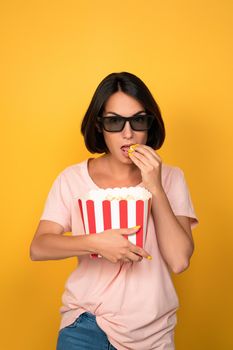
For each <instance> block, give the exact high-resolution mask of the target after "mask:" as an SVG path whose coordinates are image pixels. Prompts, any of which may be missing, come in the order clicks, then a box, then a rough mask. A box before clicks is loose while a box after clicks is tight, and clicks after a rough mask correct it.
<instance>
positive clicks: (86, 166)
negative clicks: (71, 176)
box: [84, 158, 143, 190]
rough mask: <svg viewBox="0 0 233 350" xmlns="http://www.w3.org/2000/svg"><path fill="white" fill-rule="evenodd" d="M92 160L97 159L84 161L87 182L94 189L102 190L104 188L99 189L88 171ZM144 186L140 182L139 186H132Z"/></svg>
mask: <svg viewBox="0 0 233 350" xmlns="http://www.w3.org/2000/svg"><path fill="white" fill-rule="evenodd" d="M90 159H95V158H87V159H86V160H85V161H84V170H85V173H86V179H87V181H88V182H89V184H90V185H91V186H92V187H95V188H96V189H98V190H102V189H103V188H102V187H99V186H98V185H97V184H96V183H95V182H94V181H93V180H92V178H91V176H90V174H89V171H88V161H89V160H90ZM142 186H143V183H142V182H140V183H139V184H137V185H135V186H132V187H142ZM124 187H131V186H124Z"/></svg>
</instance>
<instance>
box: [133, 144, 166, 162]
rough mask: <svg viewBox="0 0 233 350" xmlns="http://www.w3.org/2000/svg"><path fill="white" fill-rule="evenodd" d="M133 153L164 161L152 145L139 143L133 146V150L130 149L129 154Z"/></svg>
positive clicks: (151, 159)
mask: <svg viewBox="0 0 233 350" xmlns="http://www.w3.org/2000/svg"><path fill="white" fill-rule="evenodd" d="M133 153H139V154H143V155H144V156H145V157H146V158H148V159H150V161H153V160H157V161H159V162H162V159H161V157H160V156H159V155H158V154H157V153H156V152H155V151H154V150H153V149H152V148H151V147H149V146H146V145H138V146H137V147H135V148H133V151H132V150H130V149H129V155H130V154H133Z"/></svg>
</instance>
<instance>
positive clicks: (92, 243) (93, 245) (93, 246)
mask: <svg viewBox="0 0 233 350" xmlns="http://www.w3.org/2000/svg"><path fill="white" fill-rule="evenodd" d="M86 242H87V250H88V251H89V252H90V253H98V250H99V249H98V237H97V234H96V233H93V234H92V233H91V234H87V235H86Z"/></svg>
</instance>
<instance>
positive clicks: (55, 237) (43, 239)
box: [30, 233, 95, 260]
mask: <svg viewBox="0 0 233 350" xmlns="http://www.w3.org/2000/svg"><path fill="white" fill-rule="evenodd" d="M93 242H94V241H93V239H92V235H80V236H65V235H60V234H51V233H46V234H42V235H40V236H39V237H37V238H36V239H35V241H34V242H32V244H31V247H30V257H31V259H32V260H60V259H66V258H70V257H74V256H79V255H85V254H90V253H92V252H94V251H95V249H94V246H93Z"/></svg>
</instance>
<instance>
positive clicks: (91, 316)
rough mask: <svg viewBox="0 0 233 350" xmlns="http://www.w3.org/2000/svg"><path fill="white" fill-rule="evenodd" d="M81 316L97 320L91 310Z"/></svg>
mask: <svg viewBox="0 0 233 350" xmlns="http://www.w3.org/2000/svg"><path fill="white" fill-rule="evenodd" d="M79 317H83V318H87V319H89V320H90V321H93V322H96V316H95V315H93V314H92V313H91V312H90V311H86V312H84V313H82V314H81V315H80V316H79Z"/></svg>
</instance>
